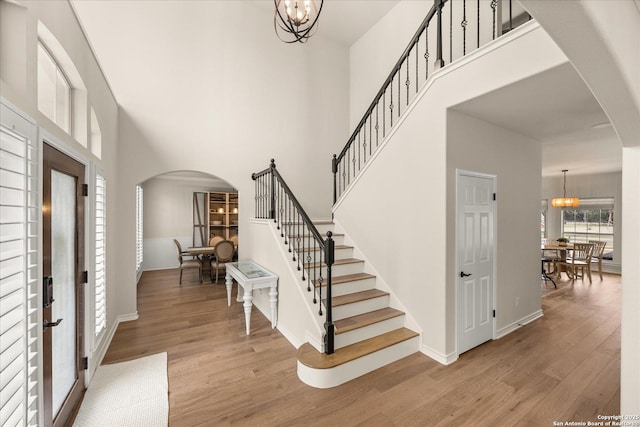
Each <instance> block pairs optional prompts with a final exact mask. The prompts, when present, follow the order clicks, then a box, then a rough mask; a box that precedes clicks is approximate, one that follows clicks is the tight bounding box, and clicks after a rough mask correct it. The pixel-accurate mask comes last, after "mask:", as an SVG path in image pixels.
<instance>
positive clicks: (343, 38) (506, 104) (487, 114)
mask: <svg viewBox="0 0 640 427" xmlns="http://www.w3.org/2000/svg"><path fill="white" fill-rule="evenodd" d="M183 1H184V0H183ZM211 1H213V0H209V1H202V0H201V1H195V2H189V6H190V9H188V10H189V11H191V12H193V11H194V10H198V8H201V10H203V11H205V10H206V11H208V10H207V9H206V7H207V3H209V4H211ZM398 1H399V0H388V1H387V0H369V1H365V0H326V1H325V3H324V6H323V10H322V16H321V20H320V21H319V29H318V33H317V35H316V37H318V36H320V35H322V37H327V38H330V39H332V40H333V41H335V42H337V43H340V44H343V45H345V46H350V45H352V44H353V43H354V42H356V41H357V40H358V39H359V38H360V37H361V36H362V35H363V34H364V33H366V31H367V30H368V29H369V28H371V26H372V25H373V24H375V23H376V22H377V21H378V20H379V19H381V18H382V17H383V16H384V15H385V14H386V13H387V12H388V11H389V10H390V9H391V8H393V7H394V6H395V5H396V4H397V3H398ZM71 3H72V5H73V7H74V10H75V11H76V14H77V16H78V19H79V20H80V22H81V25H82V26H83V28H84V30H85V32H86V34H87V37H88V38H89V42H90V43H91V45H92V48H93V49H94V51H95V54H96V56H97V59H98V62H99V63H100V64H101V67H102V68H103V71H104V73H105V75H106V78H107V80H108V81H109V83H110V84H111V87H112V89H113V91H114V95H115V97H116V99H117V100H118V101H119V102H121V103H122V102H124V103H125V104H127V103H132V102H133V103H139V102H140V101H141V100H137V99H135V98H136V97H140V96H145V95H144V91H136V90H131V88H132V86H131V85H132V84H133V85H134V86H133V87H134V88H135V87H136V83H135V80H136V79H140V78H144V76H145V75H146V76H147V77H148V74H145V73H143V72H139V73H136V72H135V70H130V69H129V70H127V71H125V70H123V67H122V63H123V62H132V61H136V59H138V58H141V56H140V53H141V52H140V51H139V49H143V46H144V43H145V41H146V43H154V42H156V41H157V40H167V39H166V34H163V33H166V32H167V31H171V29H168V28H167V27H166V25H158V22H159V21H158V20H157V19H156V20H154V18H157V16H158V12H157V11H155V9H153V5H154V3H159V4H161V3H164V1H153V0H129V1H127V2H121V1H118V0H71ZM218 4H219V3H218ZM245 4H247V5H249V6H250V7H252V8H254V10H255V11H256V13H258V14H261V13H263V14H264V16H265V18H264V19H265V20H268V21H269V24H268V25H270V26H272V25H273V2H272V1H271V0H250V1H246V2H245ZM193 8H195V9H193ZM185 10H186V9H185ZM154 13H155V14H154ZM185 13H186V12H185ZM354 17H357V18H355V19H354ZM147 18H150V19H147ZM183 18H185V17H184V16H183ZM168 19H180V18H175V17H168ZM185 19H186V18H185ZM166 22H168V21H165V23H166ZM265 25H267V24H265ZM114 28H117V31H114ZM271 31H273V29H271ZM176 36H177V34H175V29H174V30H173V32H172V37H173V40H172V43H174V44H175V45H176V46H177V45H178V44H179V43H180V42H181V39H180V38H179V37H177V38H176ZM163 37H164V39H163ZM273 37H275V34H274V35H273ZM127 40H129V42H127ZM134 40H135V43H132V41H134ZM185 40H188V39H186V38H185ZM136 49H138V50H136ZM163 57H164V56H163V55H159V56H157V57H156V58H155V59H154V60H156V59H157V60H158V61H161V60H162V58H163ZM167 58H171V57H170V56H167ZM138 62H139V59H138ZM154 65H155V66H156V67H161V66H162V64H161V63H155V64H154ZM164 67H165V68H171V67H172V64H170V63H167V64H165V65H164ZM156 69H158V68H156ZM139 83H143V82H139ZM127 88H128V89H127ZM454 109H456V110H458V111H460V112H462V113H465V114H468V115H471V116H474V117H477V118H480V119H482V120H486V121H489V122H492V123H495V124H496V125H499V126H502V127H505V128H508V129H511V130H513V131H516V132H518V133H521V134H524V135H527V136H530V137H531V138H534V139H536V140H540V141H542V143H543V153H542V157H543V167H542V174H543V176H553V175H561V172H560V171H561V170H562V169H569V170H570V171H571V173H572V174H593V173H603V172H611V171H619V170H621V169H622V148H621V144H620V142H619V140H618V138H617V137H616V135H615V132H614V130H613V128H612V127H611V126H610V125H609V124H608V123H609V120H608V118H607V117H606V115H605V114H604V112H603V111H602V109H601V108H600V106H599V104H598V103H597V101H596V100H595V99H594V97H593V95H592V94H591V92H590V90H589V89H588V88H587V87H586V85H585V84H584V82H583V81H582V79H581V78H580V77H579V76H578V74H577V73H576V72H575V70H574V69H573V67H572V66H571V65H569V64H566V65H563V66H560V67H557V68H555V69H553V70H550V71H547V72H545V73H542V74H539V75H536V76H533V77H531V78H528V79H525V80H522V81H520V82H517V83H515V84H512V85H509V86H506V87H504V88H501V89H499V90H496V91H494V92H492V93H489V94H486V95H483V96H481V97H479V98H476V99H472V100H469V101H467V102H465V103H463V104H460V105H458V106H456V107H455V108H454ZM594 126H596V127H595V128H594Z"/></svg>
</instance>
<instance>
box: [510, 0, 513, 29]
mask: <svg viewBox="0 0 640 427" xmlns="http://www.w3.org/2000/svg"><path fill="white" fill-rule="evenodd" d="M511 6H512V4H511V0H509V31H511V30H513V8H512V7H511Z"/></svg>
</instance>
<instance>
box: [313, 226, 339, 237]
mask: <svg viewBox="0 0 640 427" xmlns="http://www.w3.org/2000/svg"><path fill="white" fill-rule="evenodd" d="M315 226H316V228H317V229H318V231H319V232H320V234H321V235H322V236H323V237H326V236H327V231H331V232H332V233H333V232H334V231H333V229H334V228H335V225H334V224H315Z"/></svg>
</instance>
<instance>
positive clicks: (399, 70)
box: [398, 66, 402, 117]
mask: <svg viewBox="0 0 640 427" xmlns="http://www.w3.org/2000/svg"><path fill="white" fill-rule="evenodd" d="M401 72H402V66H400V68H398V117H400V108H401V106H402V101H401V100H400V96H401V95H402V92H401V91H400V79H401V78H402V76H401Z"/></svg>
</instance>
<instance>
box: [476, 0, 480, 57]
mask: <svg viewBox="0 0 640 427" xmlns="http://www.w3.org/2000/svg"><path fill="white" fill-rule="evenodd" d="M476 32H477V35H476V39H477V41H478V42H477V46H476V48H479V47H480V0H478V27H477V28H476Z"/></svg>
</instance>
